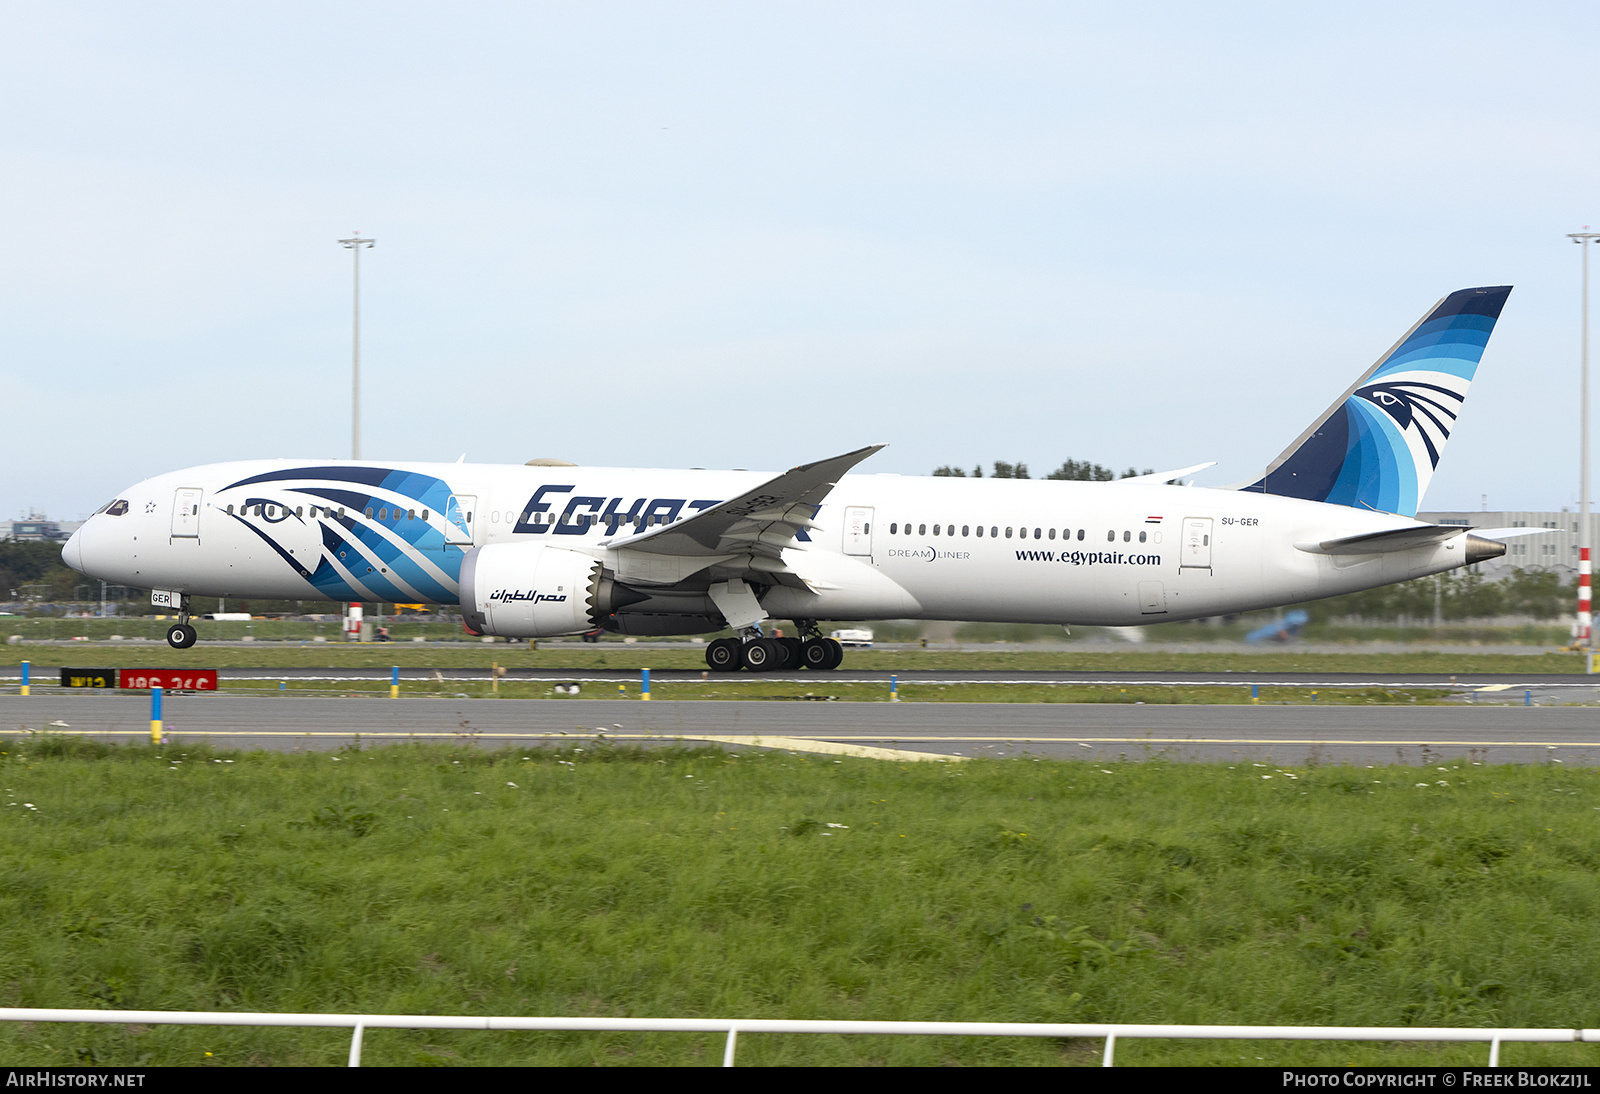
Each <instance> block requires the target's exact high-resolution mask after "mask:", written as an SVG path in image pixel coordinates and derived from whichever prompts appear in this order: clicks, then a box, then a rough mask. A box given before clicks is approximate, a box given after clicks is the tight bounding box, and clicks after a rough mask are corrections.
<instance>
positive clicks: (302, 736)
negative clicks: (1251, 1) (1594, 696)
mask: <svg viewBox="0 0 1600 1094" xmlns="http://www.w3.org/2000/svg"><path fill="white" fill-rule="evenodd" d="M163 713H164V714H165V724H166V729H167V732H168V735H169V736H170V737H176V738H178V739H201V738H203V739H209V740H210V741H211V742H212V743H214V744H216V745H219V746H225V747H233V748H247V749H248V748H272V749H326V748H337V747H341V746H344V745H347V744H350V743H352V742H354V741H355V740H356V738H357V735H359V738H360V740H361V741H362V742H363V743H374V744H376V743H392V742H403V741H446V742H448V741H463V742H475V743H479V744H482V745H484V746H489V747H499V746H503V745H509V744H523V745H527V746H530V747H532V746H536V745H539V744H546V743H550V742H560V741H583V740H592V739H593V738H594V737H595V736H596V735H597V734H603V735H605V736H607V737H610V738H613V739H616V740H622V741H629V742H634V741H657V742H660V741H667V742H670V741H672V740H674V739H680V738H689V739H696V738H699V739H705V738H716V737H721V736H746V737H750V736H758V737H763V738H769V737H783V738H789V739H795V740H803V739H808V738H809V739H813V740H817V741H829V742H835V743H846V744H859V745H870V746H878V747H888V748H895V749H902V750H910V751H918V752H937V753H943V754H946V755H961V756H969V757H970V756H979V755H1018V754H1030V755H1047V756H1061V757H1066V756H1079V757H1084V758H1097V759H1115V758H1118V757H1120V756H1126V757H1128V758H1130V759H1144V758H1157V757H1160V758H1167V759H1173V760H1213V761H1215V760H1232V759H1240V758H1246V759H1252V760H1261V761H1274V762H1277V763H1294V764H1299V763H1304V762H1307V761H1308V760H1314V761H1318V762H1343V763H1361V764H1371V763H1396V762H1400V763H1429V762H1433V761H1436V760H1442V759H1455V758H1465V759H1469V760H1479V761H1483V762H1493V763H1546V762H1551V761H1554V760H1559V761H1560V762H1562V763H1566V764H1582V765H1594V764H1597V763H1600V712H1596V711H1595V710H1594V709H1592V708H1585V707H1571V706H1547V707H1522V706H1497V707H1484V706H1475V707H1467V706H1416V707H1380V706H1370V707H1367V706H1331V705H1330V706H1293V707H1290V706H1281V707H1279V706H1154V705H1151V706H1145V705H1138V706H1119V705H1084V704H1067V703H1040V704H1024V703H845V702H839V703H827V702H755V701H704V702H690V701H671V700H656V701H653V702H650V703H644V702H640V701H638V700H631V701H623V700H614V699H523V700H516V699H435V698H403V699H397V700H391V699H387V698H349V699H334V698H306V697H298V696H293V695H290V696H286V697H283V698H278V697H241V696H229V695H188V696H184V695H174V696H168V697H167V698H166V702H165V708H164V712H163ZM149 717H150V701H149V698H148V697H147V696H145V695H138V694H114V693H95V692H57V693H54V694H50V693H48V692H47V693H45V694H35V695H32V696H29V697H26V698H23V697H20V696H0V729H3V731H4V732H5V733H7V734H13V735H15V734H19V733H26V732H27V731H29V730H48V729H54V730H56V731H58V732H66V733H83V734H90V735H109V736H112V737H113V738H115V739H119V740H129V741H133V740H141V739H145V738H147V736H148V733H149Z"/></svg>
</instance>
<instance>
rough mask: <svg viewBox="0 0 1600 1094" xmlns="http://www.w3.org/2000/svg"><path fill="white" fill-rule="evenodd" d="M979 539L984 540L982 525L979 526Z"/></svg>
mask: <svg viewBox="0 0 1600 1094" xmlns="http://www.w3.org/2000/svg"><path fill="white" fill-rule="evenodd" d="M978 538H979V539H982V538H983V525H981V524H980V525H978Z"/></svg>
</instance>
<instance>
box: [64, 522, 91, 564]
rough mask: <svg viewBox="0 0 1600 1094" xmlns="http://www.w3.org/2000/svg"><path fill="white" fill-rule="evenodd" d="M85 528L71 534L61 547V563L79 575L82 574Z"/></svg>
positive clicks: (85, 526)
mask: <svg viewBox="0 0 1600 1094" xmlns="http://www.w3.org/2000/svg"><path fill="white" fill-rule="evenodd" d="M87 527H88V525H87V524H85V525H84V526H83V528H79V529H78V530H77V531H76V532H73V533H72V535H71V536H70V537H69V538H68V539H67V542H66V543H64V544H63V545H62V547H61V561H62V562H65V563H66V564H67V565H68V566H71V567H72V568H73V569H74V570H77V571H78V572H79V573H80V574H81V573H83V529H84V528H87Z"/></svg>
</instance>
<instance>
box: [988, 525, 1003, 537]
mask: <svg viewBox="0 0 1600 1094" xmlns="http://www.w3.org/2000/svg"><path fill="white" fill-rule="evenodd" d="M999 534H1000V529H999V528H997V527H996V526H995V525H993V524H991V525H989V538H990V539H993V538H995V537H996V536H998V535H999Z"/></svg>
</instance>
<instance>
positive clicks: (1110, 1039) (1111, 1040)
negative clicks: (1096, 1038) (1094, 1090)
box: [1100, 1030, 1117, 1067]
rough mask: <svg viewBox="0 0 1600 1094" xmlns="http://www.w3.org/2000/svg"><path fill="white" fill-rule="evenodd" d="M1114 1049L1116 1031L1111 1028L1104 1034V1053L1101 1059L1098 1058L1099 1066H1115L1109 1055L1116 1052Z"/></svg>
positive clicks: (1115, 1046)
mask: <svg viewBox="0 0 1600 1094" xmlns="http://www.w3.org/2000/svg"><path fill="white" fill-rule="evenodd" d="M1116 1050H1117V1033H1116V1031H1115V1030H1112V1031H1111V1032H1109V1033H1107V1034H1106V1054H1105V1055H1104V1056H1103V1057H1101V1059H1100V1066H1101V1067H1114V1066H1116V1065H1114V1064H1113V1063H1112V1062H1111V1057H1112V1056H1113V1055H1114V1054H1115V1053H1116Z"/></svg>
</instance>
